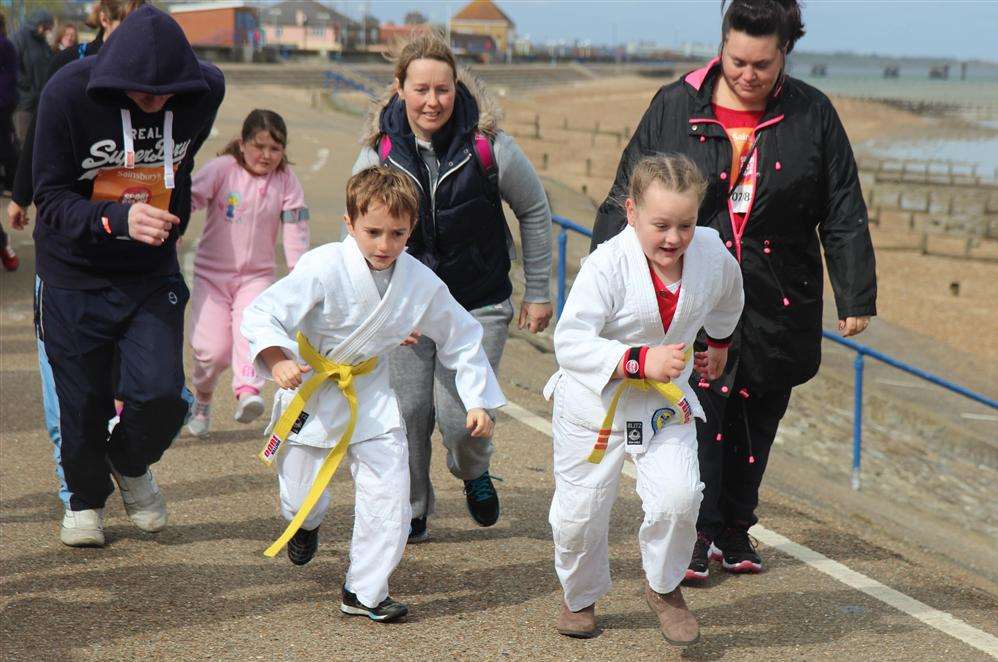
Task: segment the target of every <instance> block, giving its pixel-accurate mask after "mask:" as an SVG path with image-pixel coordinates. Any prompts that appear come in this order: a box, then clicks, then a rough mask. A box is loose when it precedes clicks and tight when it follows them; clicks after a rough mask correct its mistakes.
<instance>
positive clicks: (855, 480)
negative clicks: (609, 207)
mask: <svg viewBox="0 0 998 662" xmlns="http://www.w3.org/2000/svg"><path fill="white" fill-rule="evenodd" d="M551 220H552V221H554V223H556V224H557V225H558V226H559V227H560V231H559V232H558V316H559V317H560V316H561V311H562V310H563V309H564V307H565V297H566V296H567V292H566V289H565V281H566V278H567V276H566V273H565V265H566V263H567V262H568V232H569V230H571V231H572V232H577V233H579V234H581V235H583V236H585V237H590V238H592V236H593V233H592V231H591V230H589V229H588V228H584V227H582V226H581V225H579V224H578V223H575V222H574V221H572V220H570V219H567V218H565V217H564V216H558V215H553V216H552V217H551ZM821 335H822V336H824V337H825V338H826V339H828V340H831V341H832V342H836V343H838V344H840V345H843V346H845V347H848V348H849V349H851V350H853V351H855V352H856V359H855V360H854V361H853V371H854V375H855V377H854V380H855V381H854V389H853V421H852V488H853V489H854V490H858V489H859V488H860V463H861V459H862V454H863V368H864V365H865V361H864V357H866V356H869V357H871V358H874V359H877V360H878V361H881V362H883V363H886V364H887V365H889V366H892V367H894V368H897V369H898V370H902V371H904V372H907V373H908V374H910V375H914V376H915V377H918V378H919V379H924V380H925V381H927V382H931V383H933V384H935V385H936V386H941V387H942V388H945V389H947V390H950V391H953V392H954V393H957V394H958V395H962V396H964V397H965V398H969V399H971V400H973V401H975V402H979V403H981V404H983V405H985V406H987V407H990V408H992V409H998V401H996V400H993V399H992V398H989V397H987V396H986V395H981V394H980V393H976V392H974V391H971V390H970V389H968V388H966V387H963V386H960V385H959V384H954V383H953V382H950V381H947V380H945V379H943V378H942V377H938V376H936V375H933V374H932V373H930V372H926V371H925V370H922V369H921V368H916V367H915V366H912V365H908V364H907V363H904V362H903V361H899V360H897V359H895V358H893V357H891V356H888V355H887V354H884V353H883V352H878V351H877V350H875V349H872V348H870V347H867V346H866V345H861V344H859V343H858V342H856V341H854V340H849V339H847V338H841V337H839V336H837V335H835V334H834V333H831V332H830V331H825V330H822V331H821Z"/></svg>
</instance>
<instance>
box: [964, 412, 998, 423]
mask: <svg viewBox="0 0 998 662" xmlns="http://www.w3.org/2000/svg"><path fill="white" fill-rule="evenodd" d="M960 418H968V419H970V420H972V421H994V422H998V416H995V415H994V414H972V413H971V412H969V411H965V412H963V413H962V414H960Z"/></svg>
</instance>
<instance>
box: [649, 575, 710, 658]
mask: <svg viewBox="0 0 998 662" xmlns="http://www.w3.org/2000/svg"><path fill="white" fill-rule="evenodd" d="M645 600H647V601H648V606H649V607H651V609H652V611H654V612H655V614H656V615H657V616H658V624H659V627H660V628H661V630H662V636H663V637H665V640H666V641H668V642H669V643H670V644H673V645H675V646H688V645H689V644H695V643H696V642H697V641H699V640H700V624H699V623H698V622H697V617H696V616H694V615H693V613H692V612H691V611H690V610H689V608H688V607H687V606H686V601H685V600H683V593H682V591H680V590H679V587H678V586H677V587H676V588H675V589H674V590H673V591H672V592H670V593H665V594H662V593H656V592H655V591H653V590H652V588H651V586H649V585H648V582H645Z"/></svg>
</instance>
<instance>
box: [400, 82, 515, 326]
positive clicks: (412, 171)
mask: <svg viewBox="0 0 998 662" xmlns="http://www.w3.org/2000/svg"><path fill="white" fill-rule="evenodd" d="M455 96H456V98H455V102H454V114H453V116H452V117H451V119H450V121H449V122H447V124H446V125H444V127H443V128H441V129H440V130H439V131H437V133H436V134H434V136H433V141H432V142H433V150H434V152H435V153H436V154H437V159H438V161H439V168H438V175H437V187H436V192H435V194H433V195H431V191H432V190H433V186H432V184H431V182H430V174H429V172H428V170H427V167H426V164H425V163H424V162H423V158H422V157H421V156H420V154H419V148H418V147H417V145H416V137H415V135H414V134H413V132H412V129H411V128H410V127H409V122H408V121H407V119H406V115H405V104H404V103H403V102H402V100H401V99H399V98H398V97H395V98H394V99H393V100H392V101H391V102H390V103H389V104H388V105H387V106H386V107H385V108H384V110H382V112H381V118H380V128H381V131H382V133H383V134H386V135H387V136H388V137H389V138H390V139H391V151H390V152H389V153H388V154H387V156H382V161H383V163H384V164H385V165H389V166H391V167H394V168H399V169H400V170H402V171H404V172H405V173H407V174H408V175H409V176H410V177H412V178H413V179H414V180H415V181H416V182H417V183H418V184H419V189H420V193H421V196H422V197H421V200H420V205H419V223H418V224H417V226H416V228H415V230H414V231H413V233H412V236H411V237H410V239H409V254H410V255H412V256H413V257H415V258H417V259H418V260H420V261H421V262H423V263H424V264H425V265H427V266H428V267H430V268H431V269H433V271H434V272H435V273H436V274H437V276H439V277H440V279H441V280H442V281H444V283H446V284H447V287H448V288H450V292H451V294H452V295H453V296H454V298H455V299H457V301H458V303H460V304H461V305H462V306H464V307H465V308H466V309H468V310H472V309H475V308H481V307H483V306H488V305H492V304H496V303H500V302H502V301H505V300H506V299H508V298H509V297H510V295H511V294H512V291H513V286H512V283H511V282H510V280H509V269H510V259H509V249H508V247H507V244H506V237H507V234H508V230H507V227H506V218H505V216H504V215H503V211H502V200H501V199H500V197H499V188H498V183H497V177H496V176H495V174H493V175H492V176H491V178H490V176H489V173H486V172H485V170H484V168H483V166H482V164H481V163H479V160H478V158H477V157H476V155H475V150H474V140H475V132H476V131H477V130H478V104H477V103H476V101H475V98H474V97H473V96H472V95H471V93H470V92H468V89H467V88H466V87H465V86H464V85H463V84H462V83H460V82H459V83H458V84H457V91H456V95H455Z"/></svg>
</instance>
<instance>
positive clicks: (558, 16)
mask: <svg viewBox="0 0 998 662" xmlns="http://www.w3.org/2000/svg"><path fill="white" fill-rule="evenodd" d="M331 4H333V5H334V6H338V7H339V8H340V9H341V10H344V9H345V10H346V12H347V13H349V14H350V15H351V16H356V15H357V14H358V13H359V12H360V10H361V8H362V6H363V5H364V4H365V3H364V1H363V0H349V1H345V0H340V1H339V2H333V3H331ZM367 4H368V5H369V6H370V10H371V13H373V14H374V15H375V16H377V17H378V18H380V19H382V20H394V21H396V22H401V20H402V18H403V17H404V16H405V13H406V12H407V11H410V10H413V9H416V10H419V11H421V12H423V13H424V14H426V15H427V16H429V18H430V19H431V20H433V21H434V22H443V21H444V20H445V19H446V17H448V16H449V15H451V14H453V13H455V12H456V11H457V10H458V9H460V8H461V7H463V6H464V4H465V2H462V1H456V0H455V1H451V2H446V1H443V0H431V1H426V0H422V1H417V0H412V1H408V0H369V2H368V3H367ZM497 4H498V5H499V6H500V7H501V8H502V9H503V11H505V12H506V14H507V15H509V17H510V18H511V19H513V21H514V22H515V23H516V27H517V32H518V33H519V34H521V35H529V36H530V37H531V39H532V40H533V41H538V42H544V41H547V40H549V39H550V40H556V39H566V40H569V41H571V40H573V39H588V40H591V41H592V42H593V43H600V44H607V43H610V42H611V41H612V40H613V39H614V36H615V37H616V41H617V43H623V42H627V41H637V40H655V41H657V42H659V43H661V44H663V45H666V46H670V45H676V44H678V43H681V42H686V41H689V42H708V43H713V42H715V41H717V40H718V31H719V26H720V13H719V6H720V2H719V1H718V0H702V1H691V0H642V1H635V0H626V1H618V2H613V1H607V0H590V1H583V0H547V1H539V0H498V1H497ZM804 22H805V25H806V28H807V35H806V36H805V37H804V39H803V40H802V41H801V42H800V46H799V48H800V49H801V50H807V51H854V52H859V53H873V52H876V53H880V54H884V55H896V56H897V55H929V56H935V57H955V58H960V59H972V58H976V59H985V60H992V61H998V0H976V1H975V0H949V1H946V0H940V1H934V2H929V1H924V2H919V1H916V0H811V1H810V2H807V3H806V4H805V5H804Z"/></svg>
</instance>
